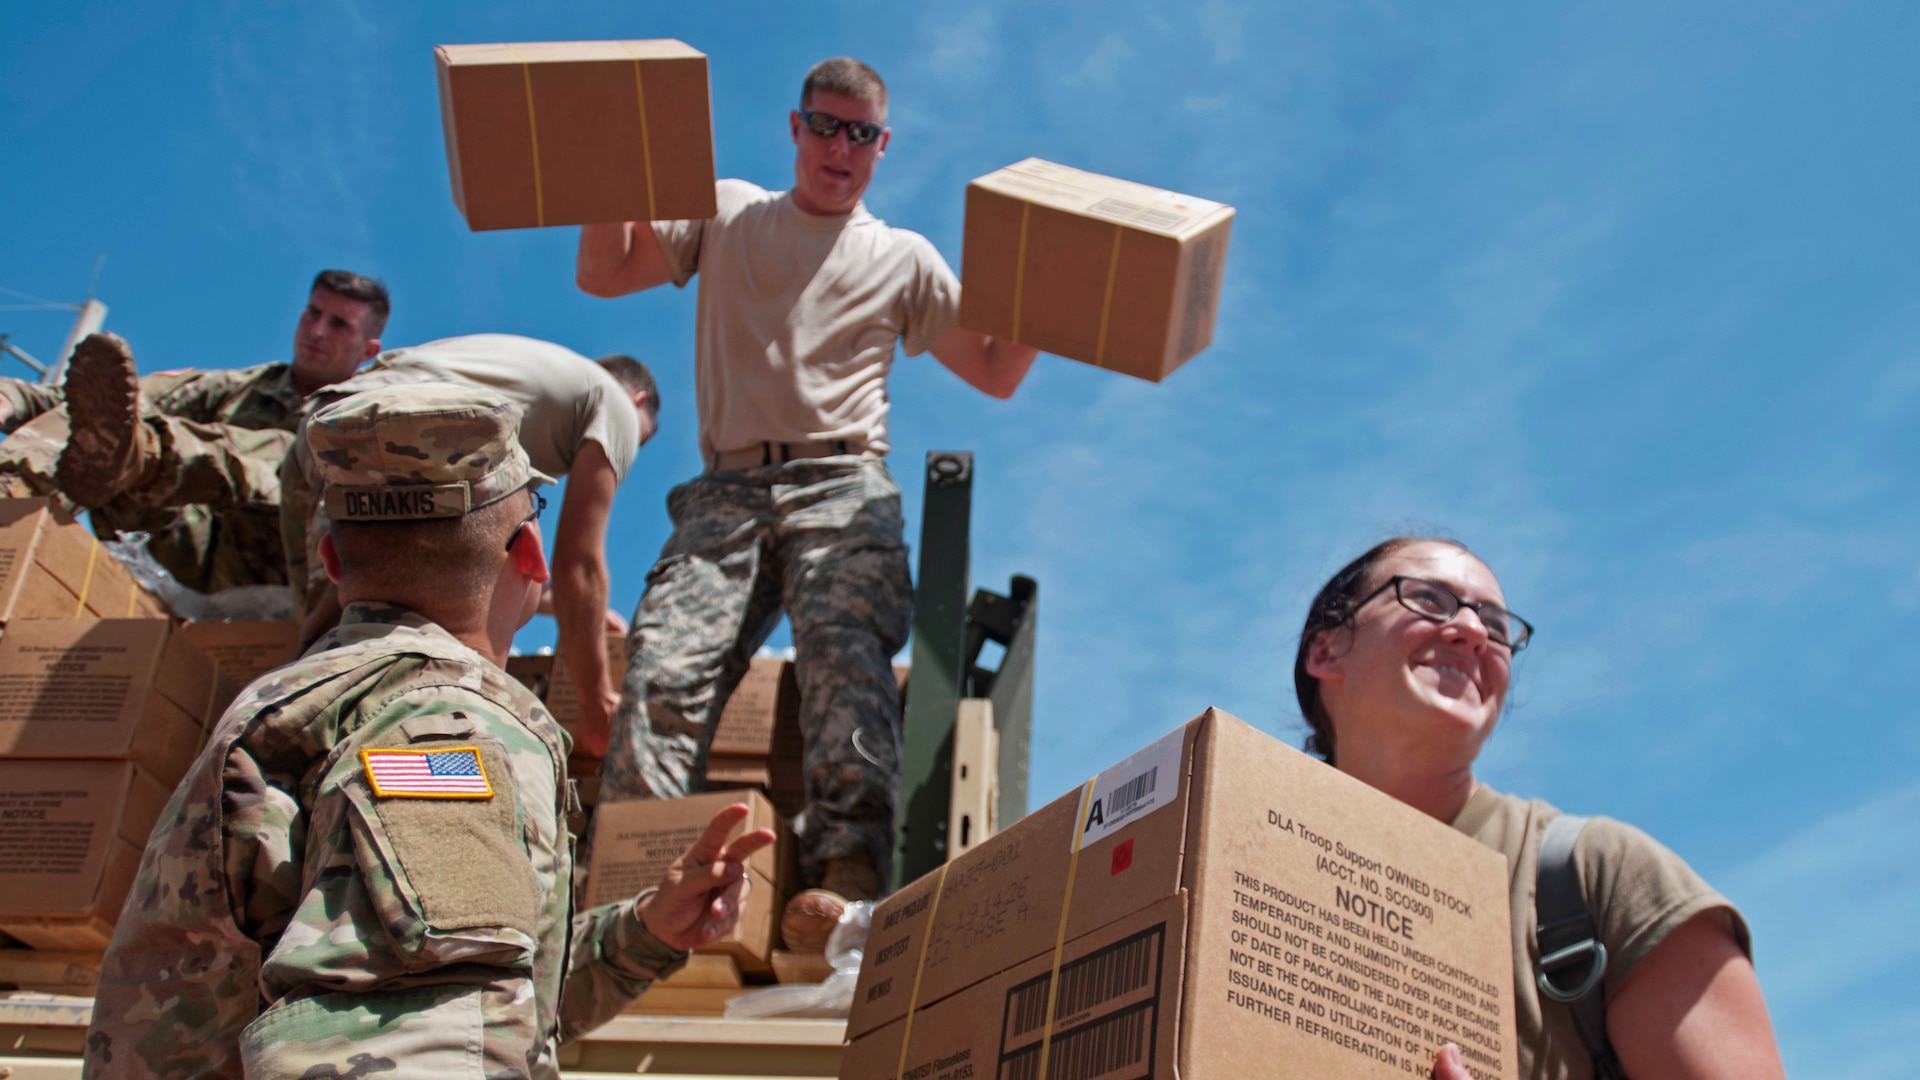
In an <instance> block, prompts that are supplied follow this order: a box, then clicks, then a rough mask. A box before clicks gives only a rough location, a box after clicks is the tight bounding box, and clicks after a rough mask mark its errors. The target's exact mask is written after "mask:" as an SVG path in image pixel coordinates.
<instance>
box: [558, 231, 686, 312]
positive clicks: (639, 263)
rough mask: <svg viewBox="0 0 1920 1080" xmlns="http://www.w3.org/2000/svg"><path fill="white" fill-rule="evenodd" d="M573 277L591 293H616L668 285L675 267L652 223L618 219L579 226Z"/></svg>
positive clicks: (585, 291) (581, 286)
mask: <svg viewBox="0 0 1920 1080" xmlns="http://www.w3.org/2000/svg"><path fill="white" fill-rule="evenodd" d="M573 280H574V284H576V285H578V286H580V291H581V292H584V293H586V294H587V295H589V296H600V297H615V296H625V295H627V294H628V293H636V292H640V291H642V290H645V289H651V288H653V287H654V286H656V285H665V284H666V283H667V282H669V281H672V280H673V271H672V269H671V268H669V267H668V266H667V257H666V254H665V253H664V252H662V251H661V250H660V238H659V237H658V236H656V235H655V234H654V231H653V226H652V224H650V223H649V222H645V221H617V222H610V223H608V224H604V225H583V226H581V227H580V254H579V255H578V256H577V257H576V258H575V259H574V265H573Z"/></svg>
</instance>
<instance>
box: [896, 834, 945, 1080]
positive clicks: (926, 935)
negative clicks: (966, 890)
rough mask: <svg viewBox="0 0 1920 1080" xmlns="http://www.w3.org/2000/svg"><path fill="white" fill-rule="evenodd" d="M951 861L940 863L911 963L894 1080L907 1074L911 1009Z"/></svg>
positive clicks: (917, 995) (916, 1000)
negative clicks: (910, 986) (917, 950)
mask: <svg viewBox="0 0 1920 1080" xmlns="http://www.w3.org/2000/svg"><path fill="white" fill-rule="evenodd" d="M952 865H953V863H951V862H943V863H941V864H940V880H939V881H937V882H935V883H934V886H933V903H932V904H931V905H930V906H929V907H928V908H927V923H926V926H927V928H926V929H925V930H923V931H921V934H920V959H919V960H917V961H915V962H914V965H913V990H912V991H911V992H909V993H908V995H907V1018H906V1023H905V1024H903V1025H902V1026H901V1029H900V1065H899V1067H898V1068H896V1069H895V1070H894V1073H893V1077H894V1080H905V1078H906V1075H907V1047H909V1046H911V1045H913V1011H914V1010H915V1009H916V1008H919V1006H920V973H921V972H923V971H925V970H926V969H927V946H928V945H929V944H930V943H931V942H932V941H933V926H934V923H933V920H934V919H935V918H937V917H939V915H940V894H941V893H943V892H946V891H947V867H949V866H952Z"/></svg>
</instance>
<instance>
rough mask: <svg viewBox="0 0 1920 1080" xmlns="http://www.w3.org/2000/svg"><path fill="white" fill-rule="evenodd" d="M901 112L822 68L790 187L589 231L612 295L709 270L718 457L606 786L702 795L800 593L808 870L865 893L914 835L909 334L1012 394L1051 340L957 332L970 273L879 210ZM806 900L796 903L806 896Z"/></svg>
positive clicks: (706, 283) (680, 521)
mask: <svg viewBox="0 0 1920 1080" xmlns="http://www.w3.org/2000/svg"><path fill="white" fill-rule="evenodd" d="M886 115H887V92H886V87H885V85H884V84H883V83H882V82H881V80H880V77H879V76H878V75H876V74H875V73H874V71H873V69H872V68H869V67H868V66H867V65H866V64H863V63H861V62H860V61H858V60H853V59H850V58H845V57H843V58H839V59H834V60H827V61H823V62H822V63H820V64H817V65H815V66H814V68H813V69H812V70H811V71H809V72H808V73H807V77H806V81H805V83H804V85H803V86H802V88H801V92H800V108H799V109H798V110H795V111H794V112H792V113H791V114H790V116H789V119H788V124H789V128H790V131H791V134H792V137H793V143H794V147H795V150H796V153H795V156H794V184H793V188H792V190H790V191H786V192H779V193H775V192H768V191H764V190H762V189H760V188H759V187H756V186H754V185H753V184H750V183H747V182H745V181H742V180H723V181H721V182H720V184H719V190H718V203H719V213H718V216H716V217H714V218H712V219H709V220H703V221H671V222H667V221H663V222H655V223H652V224H651V225H649V224H647V223H634V222H628V223H624V224H608V225H590V226H587V227H585V228H584V229H582V230H581V235H580V253H579V262H578V270H577V278H578V282H579V285H580V287H581V289H583V290H584V291H586V292H588V293H591V294H593V295H596V296H605V297H613V296H621V295H624V294H626V293H631V292H636V291H639V290H642V289H648V288H652V287H654V286H656V285H660V284H663V283H666V282H669V281H671V282H673V283H674V284H675V285H676V286H685V285H686V283H687V281H688V279H690V278H692V277H693V276H694V275H695V274H698V275H699V276H700V282H701V284H700V296H699V303H698V316H697V324H696V330H695V356H694V363H695V385H696V389H697V396H698V398H699V413H700V451H701V454H702V456H703V457H704V458H705V459H706V463H707V468H706V472H705V474H704V475H701V476H699V477H696V478H694V479H693V480H690V481H688V482H687V483H685V484H682V485H680V486H679V487H677V488H675V489H674V490H673V492H672V493H671V494H670V495H669V496H668V499H667V510H668V513H669V514H670V515H671V516H672V519H673V524H674V532H673V535H672V537H671V538H670V539H669V540H668V541H667V544H666V547H665V548H664V549H663V550H662V552H661V555H660V560H659V562H657V563H656V564H655V565H654V567H653V570H652V571H651V572H650V573H649V574H648V577H647V590H646V594H645V596H644V597H643V598H642V599H641V601H640V607H639V611H638V613H637V614H636V616H635V618H634V620H633V629H632V632H631V636H630V637H629V640H628V645H627V649H628V653H629V655H630V658H631V666H630V667H629V668H628V671H627V677H626V683H625V686H624V688H623V692H622V696H621V700H620V708H619V711H618V713H617V714H616V716H615V719H614V732H613V746H612V749H611V751H610V752H609V755H608V757H607V759H606V762H605V764H604V766H603V769H602V776H603V781H602V782H603V788H602V797H603V798H620V797H633V796H658V797H670V796H675V795H680V794H684V793H686V792H688V791H698V790H700V788H701V786H702V783H703V780H704V776H703V773H704V769H705V761H706V748H707V746H708V743H709V741H710V740H711V738H712V734H713V725H714V722H715V721H716V720H717V719H718V718H719V715H720V709H721V706H722V705H723V703H724V702H725V700H726V697H727V695H728V694H730V693H731V692H732V690H733V688H734V686H735V685H736V684H737V683H738V682H739V680H740V677H741V676H742V674H743V673H744V672H745V670H746V666H747V661H748V659H749V658H750V656H751V655H752V653H753V651H754V650H755V649H756V648H758V647H759V645H760V643H761V642H762V641H764V640H765V639H766V637H767V635H768V634H769V633H770V632H771V631H772V629H773V627H774V625H775V623H776V621H777V620H778V618H779V616H780V613H781V612H782V610H784V611H785V612H786V613H787V615H788V616H789V618H790V619H791V620H792V624H793V639H794V647H795V652H796V661H795V662H796V666H797V674H798V677H799V682H800V700H801V706H800V709H801V726H802V730H803V733H804V735H805V738H806V760H805V766H806V783H807V800H808V805H807V809H806V812H805V814H804V815H803V818H802V820H801V821H800V822H798V823H797V832H798V835H799V838H800V844H799V847H800V852H801V865H802V871H803V874H804V876H805V877H806V879H807V881H808V882H809V883H810V884H819V885H822V886H823V887H824V888H825V889H826V890H829V891H830V892H831V893H833V894H837V895H838V896H839V897H844V898H872V897H876V896H878V895H879V894H880V893H881V891H882V890H883V888H884V887H885V884H886V883H887V882H888V880H889V878H890V876H891V862H892V854H893V845H894V811H895V804H896V801H897V788H898V783H899V761H900V752H899V726H900V696H899V691H898V689H897V687H896V685H895V682H894V676H893V671H892V668H891V666H890V661H891V659H892V657H893V655H894V653H896V652H897V651H898V650H899V649H900V648H901V646H902V645H903V644H904V642H905V640H906V637H907V630H908V622H909V611H910V607H911V604H912V582H911V578H910V575H909V572H908V568H907V555H906V546H905V543H904V541H903V540H902V537H901V529H902V521H901V513H900V492H899V488H898V487H897V486H895V484H894V482H893V479H892V477H891V476H889V475H888V472H887V468H886V464H885V455H886V452H887V449H888V438H887V408H888V404H887V372H888V368H889V367H890V366H891V365H892V362H893V352H894V346H895V345H896V343H898V344H901V345H903V346H904V347H905V350H906V352H907V355H909V356H914V355H918V354H920V353H923V352H929V351H931V352H932V353H933V355H934V358H935V359H937V360H939V361H940V362H941V363H942V364H943V365H945V366H946V367H947V368H948V369H950V370H951V371H953V372H954V373H955V374H957V375H959V376H960V378H962V379H963V380H965V381H966V382H968V383H969V384H971V385H973V386H975V387H977V388H979V389H980V390H982V391H984V392H986V393H987V394H989V395H992V396H993V397H997V398H1004V397H1008V396H1010V395H1011V394H1012V393H1013V392H1014V390H1015V388H1016V387H1018V386H1019V385H1020V381H1021V380H1022V379H1023V378H1025V377H1026V373H1027V370H1028V368H1029V367H1031V366H1032V364H1033V360H1034V356H1035V351H1034V350H1033V349H1031V348H1029V347H1026V346H1022V345H1018V344H1015V343H1012V342H1007V341H999V340H995V339H993V338H991V337H989V336H987V335H985V334H979V333H974V332H972V331H968V330H963V329H960V328H958V327H957V326H956V321H957V318H958V312H959V306H960V286H959V282H958V281H956V280H955V278H954V276H953V272H952V271H951V270H949V269H948V267H947V264H946V263H945V262H944V261H943V260H942V259H941V257H940V254H939V252H937V251H935V250H934V248H933V245H932V244H930V243H928V242H927V241H926V239H925V238H924V237H921V236H920V235H918V234H916V233H912V232H908V231H906V230H904V229H896V228H892V227H890V226H888V225H887V224H885V223H884V222H882V221H880V220H879V219H878V218H875V217H874V216H873V215H872V214H870V213H868V212H867V209H866V207H865V205H863V204H862V203H861V201H860V197H861V194H862V193H863V192H864V191H865V190H866V188H867V183H868V181H870V180H871V179H872V176H873V169H874V166H875V165H876V164H877V163H878V162H879V160H880V158H881V156H882V155H883V154H884V153H885V151H886V148H887V141H888V138H889V135H890V132H889V130H888V129H887V128H886ZM804 895H805V894H803V896H804ZM820 899H821V898H820V897H819V896H818V895H817V894H816V895H815V897H814V898H813V902H815V903H818V902H819V900H820ZM826 899H827V903H826V905H825V910H824V911H823V912H822V915H823V918H822V920H821V922H822V923H823V924H824V925H825V926H830V925H831V924H830V921H827V920H828V919H830V918H831V916H832V915H834V914H836V912H835V911H834V901H833V899H832V898H831V897H829V898H826ZM796 904H798V905H801V907H799V908H796V907H790V908H789V915H790V916H796V915H799V914H800V913H801V909H802V908H804V907H805V903H804V902H803V900H802V898H796ZM785 925H786V928H787V930H788V932H789V935H790V940H789V942H788V944H789V946H790V947H795V948H805V947H807V944H808V942H806V941H795V940H792V936H793V935H794V932H795V931H797V930H800V929H801V927H799V926H796V924H795V921H794V919H793V918H791V917H790V918H789V920H788V921H787V922H786V924H785ZM815 929H816V930H817V929H820V928H819V927H816V928H815ZM821 939H822V940H823V939H824V935H823V934H822V935H821Z"/></svg>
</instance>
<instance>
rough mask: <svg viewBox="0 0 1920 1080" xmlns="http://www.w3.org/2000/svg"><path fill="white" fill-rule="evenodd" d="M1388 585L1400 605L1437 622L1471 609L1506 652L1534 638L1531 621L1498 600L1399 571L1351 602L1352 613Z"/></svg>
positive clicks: (1349, 616)
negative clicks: (1472, 597) (1465, 594)
mask: <svg viewBox="0 0 1920 1080" xmlns="http://www.w3.org/2000/svg"><path fill="white" fill-rule="evenodd" d="M1388 589H1392V590H1393V598H1394V599H1395V600H1398V601H1400V606H1401V607H1403V608H1406V609H1407V610H1408V611H1411V612H1413V613H1414V614H1415V615H1418V616H1420V617H1421V618H1423V619H1431V620H1433V621H1434V622H1437V623H1443V622H1449V621H1451V620H1452V619H1453V617H1454V616H1455V615H1458V614H1460V609H1461V608H1471V609H1473V613H1474V614H1475V615H1478V616H1479V617H1480V625H1481V626H1484V627H1486V628H1487V637H1488V638H1489V639H1490V640H1492V641H1494V642H1495V643H1497V644H1500V645H1505V646H1506V647H1507V651H1508V652H1519V651H1520V650H1521V649H1524V648H1526V647H1527V642H1529V641H1532V640H1533V624H1532V623H1530V622H1528V621H1527V620H1525V619H1523V618H1521V617H1520V616H1518V615H1515V614H1514V613H1513V612H1511V611H1508V610H1507V609H1506V608H1503V607H1501V606H1500V605H1499V604H1494V603H1488V602H1485V601H1481V602H1479V603H1468V602H1467V601H1465V600H1462V599H1460V597H1459V596H1457V595H1455V594H1454V591H1453V590H1452V589H1449V588H1447V587H1446V586H1445V585H1442V584H1440V583H1439V582H1437V581H1428V580H1426V579H1425V578H1412V577H1401V576H1400V575H1398V574H1395V575H1394V576H1393V577H1390V578H1388V579H1387V583H1386V584H1385V585H1382V586H1380V587H1379V588H1377V589H1375V590H1373V591H1372V592H1370V593H1368V594H1367V595H1366V596H1365V597H1364V598H1362V599H1361V601H1360V602H1359V603H1357V604H1355V605H1353V612H1354V614H1356V615H1357V614H1359V612H1360V609H1361V608H1363V607H1366V606H1367V603H1368V602H1369V601H1371V600H1372V599H1373V598H1374V597H1376V596H1379V595H1380V594H1381V593H1383V592H1386V591H1387V590H1388ZM1347 618H1348V619H1352V618H1353V615H1348V616H1347Z"/></svg>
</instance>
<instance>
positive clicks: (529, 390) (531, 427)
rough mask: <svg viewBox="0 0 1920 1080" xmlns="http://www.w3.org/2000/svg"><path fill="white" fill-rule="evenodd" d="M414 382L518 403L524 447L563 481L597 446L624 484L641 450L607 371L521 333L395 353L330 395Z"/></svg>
mask: <svg viewBox="0 0 1920 1080" xmlns="http://www.w3.org/2000/svg"><path fill="white" fill-rule="evenodd" d="M413 382H462V383H469V384H471V385H475V386H484V387H487V388H489V389H491V390H494V391H497V392H499V393H500V394H502V395H504V396H505V397H507V398H508V399H510V400H512V401H515V402H518V403H519V405H520V445H521V446H523V447H525V448H526V451H527V457H528V458H530V459H531V460H532V461H533V467H534V468H536V469H538V470H540V471H541V472H543V473H546V474H547V475H548V476H552V477H556V478H558V477H561V476H565V475H566V474H567V473H568V472H569V471H571V470H572V468H573V459H574V456H575V455H577V454H578V453H579V452H580V447H581V445H582V444H583V443H587V442H596V443H599V444H600V449H602V450H605V451H606V453H607V460H608V461H609V462H611V463H612V465H613V474H614V476H615V477H617V478H618V479H620V480H625V479H626V478H627V470H628V469H630V468H632V467H633V458H634V455H635V454H636V453H637V452H639V449H640V414H639V413H638V412H636V411H635V410H634V407H633V398H632V397H631V396H630V395H629V394H628V393H627V392H626V390H625V389H623V388H622V387H621V385H620V383H619V381H618V380H616V379H615V378H614V377H613V376H612V375H610V374H608V373H607V369H606V368H603V367H601V366H600V365H599V364H596V363H594V362H593V361H591V360H589V359H587V358H586V357H584V356H581V355H580V354H579V353H577V352H574V351H573V350H572V349H569V348H566V347H565V346H562V345H555V344H554V343H553V342H551V341H540V340H538V339H536V338H530V337H520V336H518V335H516V334H468V335H467V336H465V337H451V338H441V339H440V340H439V341H429V342H427V343H426V344H425V345H411V346H408V347H406V348H404V349H390V350H388V351H387V352H384V353H381V354H380V356H379V358H378V359H376V360H374V362H373V363H372V365H370V366H369V367H368V368H367V369H366V370H365V371H362V372H361V373H360V374H358V375H355V376H354V377H353V378H351V379H348V380H347V381H346V382H343V383H340V384H338V385H335V386H331V387H328V388H327V390H328V393H331V394H352V393H358V392H360V391H362V390H371V389H373V388H374V387H376V386H392V385H394V384H396V383H413Z"/></svg>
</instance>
